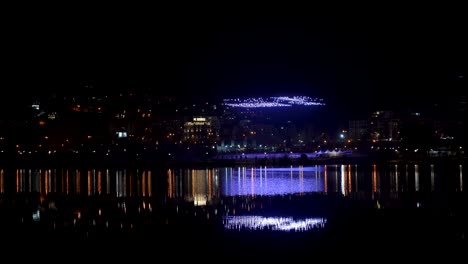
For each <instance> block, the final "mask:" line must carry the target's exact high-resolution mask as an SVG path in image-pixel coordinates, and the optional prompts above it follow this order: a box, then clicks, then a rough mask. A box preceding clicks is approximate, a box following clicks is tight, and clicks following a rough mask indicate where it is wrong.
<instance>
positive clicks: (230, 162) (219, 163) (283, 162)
mask: <svg viewBox="0 0 468 264" xmlns="http://www.w3.org/2000/svg"><path fill="white" fill-rule="evenodd" d="M339 164H351V165H395V164H458V165H463V164H468V157H437V158H420V159H403V158H399V159H383V158H378V157H373V156H354V157H351V156H344V157H320V158H308V159H288V158H281V159H205V160H201V159H198V160H195V159H194V160H99V159H95V160H91V159H89V160H52V159H49V160H0V168H2V169H7V168H54V167H55V168H116V169H118V168H121V169H124V168H141V169H153V168H166V167H169V168H170V167H177V168H207V167H208V168H213V167H239V166H271V167H284V166H315V165H339Z"/></svg>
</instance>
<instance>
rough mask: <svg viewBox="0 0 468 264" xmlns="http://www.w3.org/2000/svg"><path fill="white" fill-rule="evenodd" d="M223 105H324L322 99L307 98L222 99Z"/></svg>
mask: <svg viewBox="0 0 468 264" xmlns="http://www.w3.org/2000/svg"><path fill="white" fill-rule="evenodd" d="M223 102H224V105H227V106H231V107H244V108H259V107H290V106H317V105H325V103H324V102H323V99H319V98H312V97H308V96H291V97H290V96H279V97H257V98H245V99H240V98H235V99H224V100H223Z"/></svg>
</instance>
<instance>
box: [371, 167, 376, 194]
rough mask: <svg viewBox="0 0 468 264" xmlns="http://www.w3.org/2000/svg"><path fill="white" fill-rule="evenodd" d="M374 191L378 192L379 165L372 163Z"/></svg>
mask: <svg viewBox="0 0 468 264" xmlns="http://www.w3.org/2000/svg"><path fill="white" fill-rule="evenodd" d="M372 192H373V193H376V192H377V165H375V164H374V165H372Z"/></svg>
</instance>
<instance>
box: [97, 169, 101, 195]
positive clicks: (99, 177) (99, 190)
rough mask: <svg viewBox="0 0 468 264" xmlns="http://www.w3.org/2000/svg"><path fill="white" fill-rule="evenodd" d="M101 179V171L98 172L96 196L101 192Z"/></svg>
mask: <svg viewBox="0 0 468 264" xmlns="http://www.w3.org/2000/svg"><path fill="white" fill-rule="evenodd" d="M101 177H102V173H101V171H98V182H97V184H98V194H101V191H102V189H101V184H102V181H101Z"/></svg>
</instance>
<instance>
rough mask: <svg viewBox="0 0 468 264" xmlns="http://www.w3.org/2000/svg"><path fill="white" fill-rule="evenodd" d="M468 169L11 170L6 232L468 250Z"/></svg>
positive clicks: (270, 245)
mask: <svg viewBox="0 0 468 264" xmlns="http://www.w3.org/2000/svg"><path fill="white" fill-rule="evenodd" d="M465 170H466V168H465V167H464V166H463V165H423V164H399V165H381V166H377V165H369V166H363V165H348V164H346V165H320V166H311V167H303V166H291V167H282V168H275V167H228V168H206V169H195V168H194V169H187V168H168V169H163V168H161V169H153V170H138V169H126V170H121V169H118V170H116V169H88V170H76V169H4V170H0V219H1V222H0V225H1V230H0V231H3V232H8V231H11V230H15V232H17V234H18V233H19V234H22V235H21V237H24V238H25V239H27V240H28V241H37V240H38V239H39V240H40V238H39V237H44V236H45V237H49V238H50V237H53V238H60V239H65V240H66V241H76V240H78V241H88V242H89V241H102V240H105V241H109V240H112V241H129V240H130V241H140V240H143V239H150V240H151V239H156V238H157V239H156V240H159V241H161V239H162V240H163V241H166V240H168V239H178V240H180V241H191V242H193V243H194V246H193V247H194V248H199V247H201V244H199V243H198V242H200V241H203V243H205V244H206V245H210V246H212V247H215V248H218V249H219V250H221V252H224V253H225V254H226V255H229V254H231V253H232V252H231V251H230V249H231V247H233V246H235V247H236V248H239V249H242V250H247V249H249V248H255V249H258V250H267V249H274V248H280V249H282V250H285V249H288V250H287V251H285V252H289V253H288V254H292V253H291V252H294V254H296V255H297V254H299V255H301V254H305V252H307V251H304V250H303V249H304V248H305V247H307V248H309V249H310V248H311V247H312V248H317V249H320V252H329V250H330V247H328V246H330V245H333V246H334V247H338V248H350V247H351V248H354V247H355V246H353V243H352V241H360V242H361V243H362V241H367V243H368V244H369V245H370V246H374V245H373V244H374V243H373V242H372V243H370V242H369V241H375V242H377V241H378V243H386V242H389V241H392V240H393V239H399V240H400V241H399V240H397V243H400V244H404V243H410V242H409V241H411V243H413V242H415V241H417V243H421V242H427V241H433V242H434V243H437V241H446V242H447V243H454V244H457V245H458V243H461V244H463V245H465V242H466V239H465V234H466V231H467V226H468V225H467V223H468V221H467V219H468V218H467V215H468V214H467V208H468V204H467V203H466V201H467V199H466V194H465V192H464V185H465V182H466V181H467V179H466V172H465ZM376 232H377V233H378V234H379V235H377V236H376ZM13 238H16V235H14V236H12V237H10V239H13ZM109 238H111V239H109ZM356 239H357V240H356ZM196 241H198V242H196ZM274 241H276V242H278V241H281V243H276V242H274ZM288 241H289V242H288ZM286 242H287V243H286ZM203 243H202V244H203ZM283 243H286V244H283ZM347 243H350V244H351V245H350V246H346V245H348V244H347ZM428 243H429V242H428ZM431 243H432V242H431ZM430 245H434V244H430ZM189 248H191V246H190V247H189ZM251 253H252V252H251ZM255 255H257V254H255Z"/></svg>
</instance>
